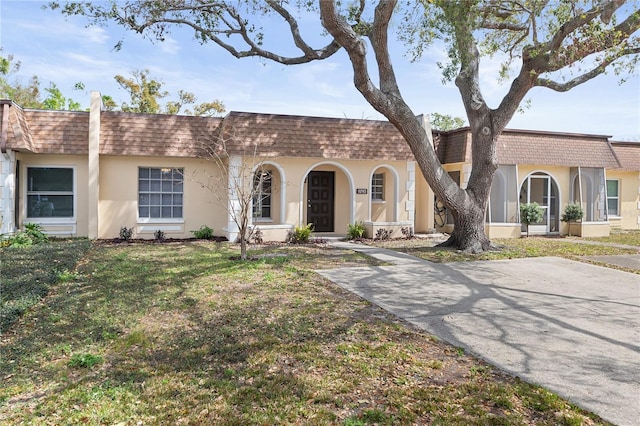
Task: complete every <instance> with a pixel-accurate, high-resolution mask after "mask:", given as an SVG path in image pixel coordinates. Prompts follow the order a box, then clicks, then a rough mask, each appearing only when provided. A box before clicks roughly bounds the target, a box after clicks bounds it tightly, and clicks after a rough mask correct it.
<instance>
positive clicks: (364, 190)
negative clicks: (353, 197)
mask: <svg viewBox="0 0 640 426" xmlns="http://www.w3.org/2000/svg"><path fill="white" fill-rule="evenodd" d="M356 194H365V195H366V194H367V188H356Z"/></svg>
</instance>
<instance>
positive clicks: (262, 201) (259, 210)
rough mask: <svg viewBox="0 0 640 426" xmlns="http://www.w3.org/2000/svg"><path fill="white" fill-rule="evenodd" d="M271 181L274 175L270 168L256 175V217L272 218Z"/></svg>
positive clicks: (254, 208) (254, 198)
mask: <svg viewBox="0 0 640 426" xmlns="http://www.w3.org/2000/svg"><path fill="white" fill-rule="evenodd" d="M271 181H272V175H271V172H270V171H268V170H264V171H262V172H260V171H258V172H256V174H255V175H254V178H253V185H254V188H255V192H254V195H253V217H254V218H256V219H271Z"/></svg>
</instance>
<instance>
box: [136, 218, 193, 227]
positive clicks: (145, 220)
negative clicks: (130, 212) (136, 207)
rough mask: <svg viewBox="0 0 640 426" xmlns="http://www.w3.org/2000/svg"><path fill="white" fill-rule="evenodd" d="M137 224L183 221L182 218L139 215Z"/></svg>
mask: <svg viewBox="0 0 640 426" xmlns="http://www.w3.org/2000/svg"><path fill="white" fill-rule="evenodd" d="M137 223H138V224H142V225H145V224H152V223H184V218H177V217H176V218H160V217H139V218H138V220H137Z"/></svg>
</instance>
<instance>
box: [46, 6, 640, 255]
mask: <svg viewBox="0 0 640 426" xmlns="http://www.w3.org/2000/svg"><path fill="white" fill-rule="evenodd" d="M368 3H369V2H367V1H366V0H360V1H351V2H350V1H342V2H335V1H330V0H319V1H318V2H317V3H315V2H310V1H309V2H307V1H291V2H287V1H278V0H263V1H260V0H258V1H252V0H246V1H244V2H242V1H237V0H231V1H206V0H166V1H154V0H138V1H134V0H126V1H114V0H111V1H109V2H95V3H93V2H87V1H80V2H75V1H73V2H66V3H64V4H58V3H51V7H52V8H54V9H57V8H60V9H61V10H62V11H63V13H65V14H68V15H84V16H86V17H88V18H90V19H91V22H92V23H104V22H108V21H113V22H116V23H117V24H119V25H122V26H124V27H126V28H129V29H131V30H134V31H136V32H138V33H141V34H143V35H146V36H148V37H151V38H154V39H158V40H163V38H164V36H165V35H166V34H167V33H168V32H169V31H170V30H171V28H172V27H173V26H185V27H189V28H191V29H192V30H193V31H194V33H195V37H196V39H197V40H199V41H200V42H202V43H215V44H217V45H218V46H220V47H221V48H223V49H225V50H226V51H228V52H229V53H230V54H232V55H233V56H235V57H237V58H244V57H260V58H265V59H268V60H272V61H276V62H279V63H282V64H286V65H295V64H302V63H307V62H311V61H316V60H322V59H326V58H328V57H330V56H332V55H333V54H335V53H336V52H337V51H338V50H339V49H341V48H343V49H345V51H346V52H347V54H348V56H349V59H350V60H351V63H352V65H353V74H354V84H355V87H356V88H357V89H358V90H359V91H360V93H362V95H363V96H364V97H365V99H366V100H367V101H368V102H369V103H370V104H371V105H372V106H373V108H375V109H376V110H377V111H379V112H380V113H382V114H383V115H384V116H385V117H387V119H388V120H389V121H390V122H391V123H393V124H394V125H395V126H396V127H397V128H398V130H399V131H400V132H401V134H402V135H403V136H404V138H405V139H406V141H407V143H408V144H409V146H410V147H411V149H412V151H413V153H414V155H415V158H416V162H417V163H418V165H419V167H420V170H421V171H422V174H423V175H424V176H425V178H426V179H427V182H428V183H429V185H430V186H431V188H432V189H433V191H434V192H435V194H436V196H437V197H438V198H439V199H440V200H441V201H442V202H443V203H444V204H445V205H446V206H447V208H448V209H449V210H450V211H451V213H452V215H453V218H454V225H455V229H454V231H453V233H452V235H451V237H450V239H449V240H448V242H447V243H446V244H447V245H452V246H456V247H458V248H460V249H463V250H467V251H471V252H481V251H484V250H488V249H490V248H491V242H490V240H489V238H488V237H487V236H486V234H485V232H484V216H485V211H486V206H487V200H488V197H489V192H490V188H491V182H492V179H493V175H494V173H495V170H496V169H497V167H498V159H497V157H496V141H497V138H498V136H499V135H500V133H501V132H502V131H503V130H504V128H505V126H506V125H507V123H509V121H510V120H511V118H512V117H513V115H514V114H515V113H516V111H517V110H518V108H519V107H520V104H521V103H522V101H523V99H524V98H525V96H526V95H527V93H528V92H529V91H530V90H531V89H532V88H534V87H536V86H542V87H547V88H549V89H551V90H555V91H560V92H562V91H567V90H570V89H571V88H573V87H575V86H577V85H579V84H582V83H584V82H586V81H588V80H590V79H592V78H594V77H596V76H598V75H600V74H602V73H604V72H606V71H607V70H609V69H612V70H613V71H614V72H616V73H628V72H629V71H630V70H632V69H633V66H634V65H635V63H636V61H637V60H638V53H639V52H640V41H639V38H638V29H639V28H640V11H639V10H638V3H637V2H636V1H633V0H632V1H625V0H554V1H549V0H464V1H453V0H422V1H407V2H398V1H397V0H380V1H378V2H376V4H375V5H372V4H368ZM300 13H316V14H317V15H318V17H319V20H320V22H321V24H322V27H323V28H324V29H325V30H326V37H325V38H324V41H323V42H322V43H320V45H319V46H315V47H314V43H312V42H311V41H310V40H311V39H313V40H315V39H317V37H312V38H309V37H308V36H307V37H305V36H303V31H302V30H301V28H300V25H299V20H298V19H297V17H298V16H300ZM265 15H275V16H277V17H278V18H280V19H282V21H283V22H284V23H285V26H286V28H287V29H288V31H289V35H290V37H291V44H292V46H295V48H296V53H295V54H293V55H292V54H288V52H290V51H291V47H292V46H286V48H281V49H277V48H273V49H271V48H268V47H265V43H264V40H265V34H267V33H268V31H269V29H263V28H261V27H260V22H261V21H260V20H261V18H263V17H264V16H265ZM300 22H301V21H300ZM394 32H395V33H396V35H397V36H400V37H401V38H402V39H403V40H405V41H406V42H407V47H408V49H409V50H410V51H411V52H412V53H414V54H415V55H416V56H419V55H420V54H421V53H422V52H425V51H426V50H427V49H430V48H432V46H436V47H437V48H440V46H442V45H444V46H445V48H446V49H447V52H448V54H449V59H450V61H449V62H448V63H447V64H444V66H443V70H444V73H445V78H448V79H451V80H454V81H455V84H456V86H457V87H458V89H459V91H460V95H461V98H462V102H463V103H464V107H465V110H466V114H467V120H468V122H469V126H470V128H471V132H472V171H471V174H470V177H469V180H468V184H467V187H466V188H465V189H462V188H460V186H458V185H457V183H456V182H454V181H453V180H452V179H451V178H450V177H449V175H448V174H447V173H446V172H445V170H444V169H443V167H442V165H441V164H440V162H439V161H438V157H437V156H436V153H435V152H434V149H433V147H432V146H431V145H430V143H429V139H428V138H427V134H426V131H425V129H424V128H423V127H422V125H421V121H420V120H418V119H417V118H416V115H415V113H414V112H413V111H412V110H411V108H410V106H409V105H407V103H406V102H405V101H404V99H403V97H402V93H401V90H400V87H399V85H398V81H397V79H396V75H395V72H394V65H393V59H392V57H391V53H390V50H389V38H390V37H391V36H392V35H393V34H392V33H394ZM368 49H371V52H370V53H368ZM283 52H284V53H283ZM498 52H504V53H505V54H506V55H507V57H508V58H509V59H508V62H509V64H508V65H510V67H508V66H506V67H505V68H504V70H505V73H504V78H511V85H510V87H509V90H508V91H507V93H506V95H505V96H504V98H503V99H502V101H501V102H500V104H499V105H498V106H497V107H495V108H491V107H490V106H489V105H487V103H486V102H485V99H484V97H483V94H482V90H481V88H480V84H479V81H480V78H479V72H480V59H481V57H482V56H483V55H485V54H495V53H498ZM370 60H372V62H373V65H372V64H370V63H369V62H368V61H370ZM509 69H510V70H513V71H512V72H513V75H512V76H509V75H508V72H507V71H508V70H509ZM372 70H375V71H372ZM373 72H376V73H377V76H376V78H375V79H374V78H373V77H372V73H373ZM567 73H570V74H567ZM566 75H571V77H570V78H569V79H567V80H562V79H561V78H559V76H566ZM425 92H426V93H427V96H428V88H425Z"/></svg>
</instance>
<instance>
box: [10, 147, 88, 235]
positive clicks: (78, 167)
mask: <svg viewBox="0 0 640 426" xmlns="http://www.w3.org/2000/svg"><path fill="white" fill-rule="evenodd" d="M16 159H17V160H19V161H20V183H19V185H20V188H19V191H18V192H17V196H18V204H19V206H20V214H19V217H20V220H19V223H18V224H17V226H18V227H19V228H22V227H23V226H24V224H25V223H28V222H32V223H39V224H41V225H42V227H43V229H44V231H45V232H47V233H50V234H53V235H58V236H75V237H86V236H87V235H88V217H89V213H88V166H87V157H86V156H83V155H47V154H37V155H36V154H29V153H19V154H18V155H17V156H16ZM47 166H58V167H70V168H73V169H74V179H75V182H74V200H73V201H74V217H73V218H29V217H27V212H26V200H27V198H26V197H27V185H26V179H27V168H28V167H47Z"/></svg>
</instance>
